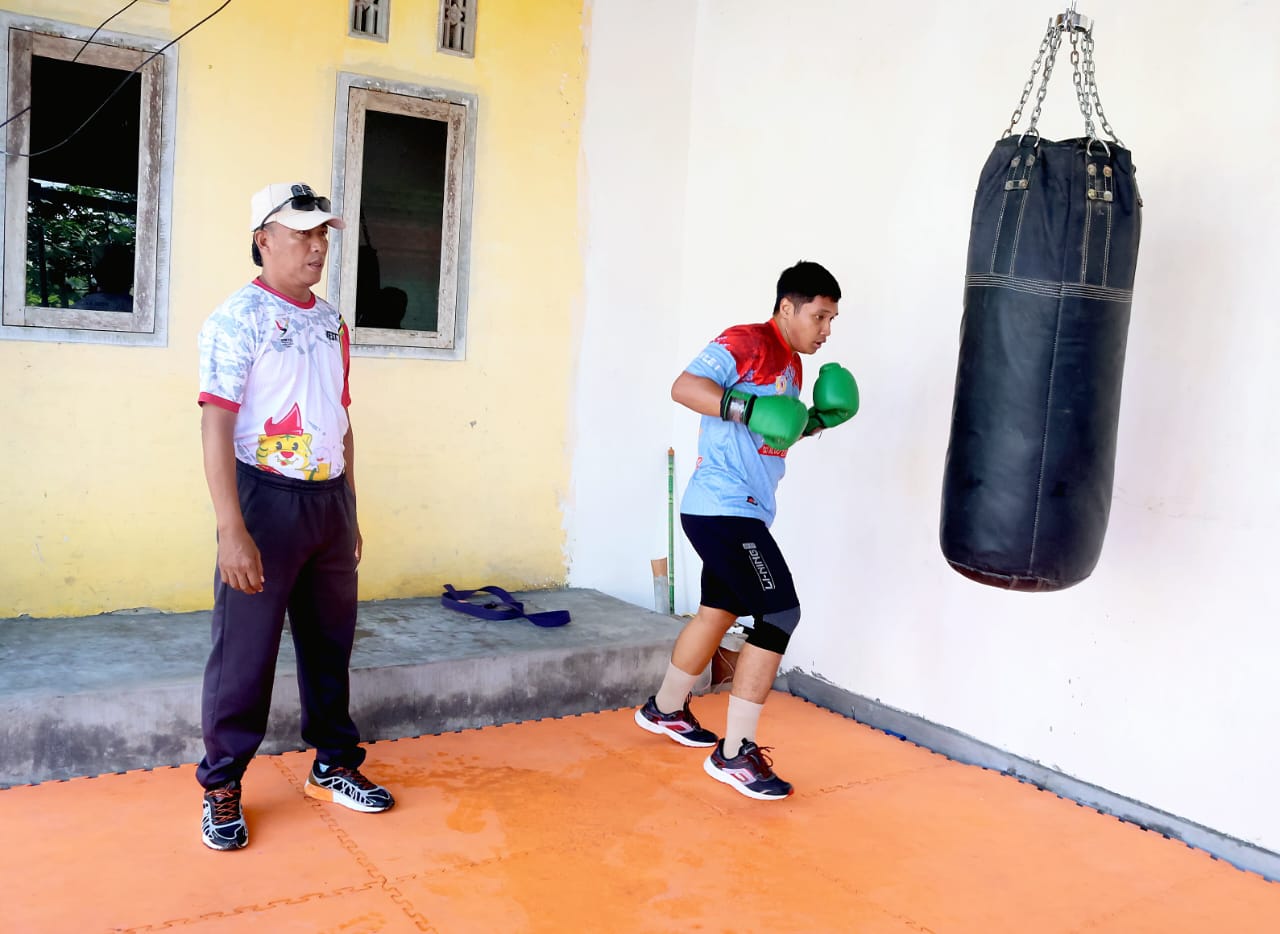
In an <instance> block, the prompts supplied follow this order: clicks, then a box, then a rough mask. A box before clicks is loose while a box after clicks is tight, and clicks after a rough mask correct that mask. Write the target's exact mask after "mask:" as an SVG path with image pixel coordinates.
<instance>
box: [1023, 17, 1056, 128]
mask: <svg viewBox="0 0 1280 934" xmlns="http://www.w3.org/2000/svg"><path fill="white" fill-rule="evenodd" d="M1047 38H1048V40H1049V57H1048V58H1047V59H1046V60H1045V63H1044V74H1043V75H1042V76H1041V77H1040V90H1038V91H1036V109H1035V110H1033V111H1031V121H1030V122H1029V123H1028V124H1027V132H1028V133H1031V132H1036V133H1039V130H1036V123H1038V122H1039V120H1040V108H1041V107H1043V106H1044V96H1045V94H1047V93H1048V92H1049V77H1050V75H1052V74H1053V63H1054V62H1055V61H1056V60H1057V58H1058V47H1059V46H1061V45H1062V31H1061V30H1059V29H1054V28H1053V27H1052V26H1050V27H1049V31H1048V36H1047Z"/></svg>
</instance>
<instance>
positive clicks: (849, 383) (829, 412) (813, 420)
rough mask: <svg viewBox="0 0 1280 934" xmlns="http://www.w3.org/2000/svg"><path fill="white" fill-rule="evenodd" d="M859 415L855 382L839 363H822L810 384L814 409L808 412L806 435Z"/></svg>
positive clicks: (840, 423)
mask: <svg viewBox="0 0 1280 934" xmlns="http://www.w3.org/2000/svg"><path fill="white" fill-rule="evenodd" d="M857 414H858V382H857V380H855V379H854V378H853V374H852V373H850V372H849V371H848V370H846V369H845V368H844V367H842V366H841V365H840V364H838V363H824V364H822V369H820V370H819V371H818V380H817V382H815V383H814V384H813V406H812V407H811V408H810V409H809V413H808V415H809V419H808V423H807V424H806V425H805V427H804V433H805V435H806V436H808V435H812V434H815V433H816V432H819V431H821V430H822V429H824V428H834V427H836V425H843V424H844V423H845V422H847V421H848V420H849V419H851V418H853V417H854V416H855V415H857Z"/></svg>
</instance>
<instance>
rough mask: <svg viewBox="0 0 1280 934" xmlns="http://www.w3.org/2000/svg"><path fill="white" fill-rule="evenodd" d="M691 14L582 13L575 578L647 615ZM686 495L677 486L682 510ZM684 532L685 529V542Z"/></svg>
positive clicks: (675, 309)
mask: <svg viewBox="0 0 1280 934" xmlns="http://www.w3.org/2000/svg"><path fill="white" fill-rule="evenodd" d="M693 13H694V7H693V5H691V4H689V3H687V2H685V0H652V2H646V3H644V4H636V3H618V2H613V0H608V2H603V3H594V4H591V6H590V8H589V15H588V22H589V27H588V29H589V34H588V43H587V44H588V55H589V71H588V78H587V109H586V114H585V116H584V119H583V128H582V133H583V159H582V169H581V171H582V173H583V179H584V186H583V187H584V190H585V192H586V196H585V208H584V212H583V219H582V223H583V224H584V226H585V230H586V236H585V237H584V242H585V243H586V255H585V279H586V284H585V314H584V316H583V320H582V325H581V327H582V331H581V334H582V350H581V356H580V363H579V370H578V374H577V392H576V393H575V412H574V419H573V426H574V427H573V434H572V436H571V442H570V443H571V444H572V446H573V447H572V450H573V476H574V479H573V492H572V496H571V499H570V501H569V502H568V503H567V504H566V510H565V515H566V549H567V552H568V557H569V562H570V576H569V581H570V583H571V584H573V585H575V586H587V587H594V588H596V589H598V590H601V591H603V592H605V593H609V594H613V595H615V596H617V597H620V598H622V599H624V600H628V601H630V602H632V603H635V604H638V605H641V606H646V607H649V608H650V609H652V608H653V607H654V589H653V575H652V571H651V569H650V561H651V560H652V559H654V558H663V557H666V555H667V540H668V534H667V525H668V518H667V486H668V483H667V449H668V447H670V446H671V445H672V444H673V440H674V439H673V435H672V421H671V414H672V413H671V408H672V404H671V402H670V397H669V395H668V392H667V390H668V388H669V387H670V385H671V382H672V380H674V379H675V377H676V375H677V374H678V373H679V371H680V369H681V368H682V367H683V365H684V364H683V363H679V364H677V363H676V362H675V357H674V356H673V354H674V347H675V340H674V339H675V334H676V330H677V328H678V326H679V317H680V307H679V284H680V281H681V267H682V264H683V262H684V255H685V254H684V242H683V228H684V212H685V176H686V173H687V172H688V164H689V107H690V94H689V90H690V88H691V86H692V80H693V79H692V67H693V43H694V30H693V28H692V25H693ZM687 453H688V450H687V449H686V450H684V451H681V452H680V454H687ZM679 495H680V490H679V488H677V489H676V490H675V496H676V509H678V508H679ZM675 520H676V521H677V522H678V521H679V516H678V514H677V515H676V516H675ZM679 534H680V530H679V528H678V527H677V528H676V529H675V535H676V536H677V541H678V536H679ZM678 579H679V578H678V577H677V580H678Z"/></svg>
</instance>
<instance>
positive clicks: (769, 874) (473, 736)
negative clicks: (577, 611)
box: [0, 694, 1280, 934]
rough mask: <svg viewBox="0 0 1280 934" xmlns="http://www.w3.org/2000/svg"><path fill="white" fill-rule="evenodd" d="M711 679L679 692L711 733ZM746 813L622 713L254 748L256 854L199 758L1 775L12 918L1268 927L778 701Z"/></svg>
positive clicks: (950, 767)
mask: <svg viewBox="0 0 1280 934" xmlns="http://www.w3.org/2000/svg"><path fill="white" fill-rule="evenodd" d="M726 702H727V700H726V696H725V695H723V694H721V695H710V696H706V697H702V698H697V699H695V701H694V709H695V712H697V713H698V715H699V717H700V718H701V719H702V720H703V722H704V724H705V725H707V726H708V727H710V728H712V729H716V728H718V727H719V726H720V725H722V724H723V722H724V711H725V705H726ZM761 741H762V742H763V743H764V744H773V745H774V746H775V747H776V748H775V749H774V752H773V755H774V757H775V766H776V767H777V770H778V773H779V774H780V775H782V776H783V777H784V778H786V779H787V780H788V781H791V782H793V783H794V784H795V786H796V794H795V795H794V796H793V797H792V798H790V799H787V800H786V801H783V802H757V801H752V800H749V799H747V798H744V797H742V796H740V795H737V794H736V793H734V791H733V790H732V789H729V788H727V787H725V786H723V785H720V784H718V783H716V782H713V781H712V780H711V779H710V778H708V777H707V776H706V775H705V774H704V773H703V771H702V759H703V758H704V757H705V756H706V750H698V749H688V748H685V747H681V746H678V745H676V744H675V743H672V742H669V741H667V740H665V739H663V738H662V737H657V736H653V735H651V734H649V733H646V732H644V731H642V730H640V729H638V728H637V727H636V726H635V724H634V723H633V722H632V710H631V709H624V710H616V711H608V712H605V713H599V714H586V715H583V716H579V717H568V718H564V719H559V720H540V721H531V722H526V723H520V724H510V725H506V726H500V727H488V728H485V729H480V730H466V731H462V732H459V733H448V734H443V735H439V736H423V737H418V738H414V739H405V740H394V741H388V742H379V743H375V744H371V745H370V747H369V758H368V761H367V762H366V764H365V766H364V771H365V772H366V773H367V774H368V775H369V776H370V777H371V778H373V779H374V780H375V781H379V782H381V783H383V784H386V785H387V786H388V787H389V788H390V789H391V790H392V791H393V792H394V794H395V795H396V798H397V804H396V807H395V808H394V809H393V810H391V811H389V812H387V813H385V814H374V815H369V814H357V813H354V812H351V811H347V810H345V809H343V808H341V807H337V806H335V805H332V804H324V803H321V802H318V801H315V800H313V799H310V798H306V797H304V796H303V795H302V793H301V789H302V783H303V782H304V781H305V779H306V773H307V769H308V767H309V765H310V761H311V760H310V755H309V754H308V753H286V754H284V755H281V756H272V757H266V756H263V757H259V758H257V759H255V760H254V761H253V763H252V765H251V766H250V768H249V771H248V773H247V775H246V776H245V783H244V785H245V793H244V807H245V815H246V818H247V820H248V823H249V840H250V844H249V847H248V848H247V849H245V850H241V851H237V852H231V853H215V852H213V851H211V850H208V849H206V848H205V847H204V846H203V845H202V844H201V842H200V837H199V833H200V831H199V823H200V789H199V787H198V786H197V785H196V783H195V779H194V767H193V766H180V767H176V768H164V769H156V770H153V771H139V772H128V773H124V774H118V775H104V776H99V777H96V778H83V779H72V780H70V781H66V782H50V783H45V784H42V785H32V786H21V787H16V788H10V789H7V790H4V791H0V891H2V892H3V899H2V901H0V904H2V905H3V908H2V909H0V929H2V930H4V931H6V932H22V934H26V932H39V934H49V932H54V934H58V932H63V931H66V932H77V934H80V932H91V931H154V930H164V929H182V930H189V931H199V932H219V931H251V930H254V931H256V930H271V931H273V932H277V931H307V932H312V931H333V932H343V934H363V932H379V931H385V932H399V931H439V932H455V931H460V932H472V931H475V932H489V931H530V932H579V931H592V932H594V931H602V932H650V931H653V932H658V931H706V932H720V931H725V932H728V931H749V932H751V931H771V932H777V931H797V932H801V931H803V932H827V931H830V932H846V931H849V932H864V931H865V932H890V931H916V932H921V931H932V932H935V934H944V932H982V934H989V932H998V931H1035V932H1058V931H1062V932H1066V931H1088V932H1097V931H1103V932H1125V934H1132V932H1145V931H1151V932H1157V931H1158V932H1162V934H1170V932H1214V934H1217V932H1233V934H1236V932H1255V931H1256V932H1259V934H1261V932H1264V931H1265V932H1275V931H1280V885H1278V884H1275V883H1270V882H1267V881H1266V880H1264V879H1262V878H1261V877H1259V876H1256V875H1252V874H1250V873H1246V872H1241V871H1240V870H1237V869H1235V868H1234V867H1232V866H1230V865H1228V864H1226V863H1224V862H1221V861H1218V860H1215V859H1213V858H1212V857H1210V856H1209V855H1208V854H1206V853H1203V852H1201V851H1198V850H1193V849H1190V848H1188V847H1186V846H1184V845H1183V844H1181V843H1178V842H1176V841H1171V840H1168V839H1165V838H1164V837H1162V836H1160V835H1159V834H1156V833H1151V832H1148V831H1144V830H1142V829H1140V828H1138V827H1136V826H1134V825H1132V824H1126V823H1123V822H1121V821H1118V820H1115V819H1114V818H1111V817H1107V816H1105V815H1101V814H1099V813H1097V812H1095V811H1093V810H1091V809H1088V808H1083V807H1079V806H1077V805H1076V804H1074V803H1072V802H1070V801H1066V800H1063V799H1061V798H1058V797H1056V796H1055V795H1053V794H1051V793H1048V792H1043V791H1040V790H1038V789H1036V788H1034V787H1032V786H1030V785H1026V784H1023V783H1020V782H1018V781H1016V780H1015V779H1012V778H1009V777H1007V776H1003V775H1000V774H998V773H995V772H990V771H986V770H983V769H980V768H975V767H972V766H966V765H962V764H959V763H956V762H952V761H950V760H948V759H946V758H944V757H942V756H939V755H936V754H934V753H931V752H929V751H928V750H925V749H922V748H920V747H917V746H914V745H912V744H910V743H905V742H901V741H899V740H897V739H895V738H893V737H891V736H888V735H886V734H884V733H880V732H878V731H876V730H873V729H871V728H869V727H866V726H863V725H861V724H858V723H855V722H854V721H851V720H848V719H845V718H843V717H841V716H839V715H837V714H834V713H831V712H830V711H827V710H823V709H822V708H819V707H815V706H813V705H811V704H808V703H806V702H804V701H802V700H799V699H797V698H794V697H791V696H789V695H785V694H774V695H773V696H772V697H771V698H770V700H769V703H768V705H767V707H766V709H765V714H764V719H763V721H762V725H761Z"/></svg>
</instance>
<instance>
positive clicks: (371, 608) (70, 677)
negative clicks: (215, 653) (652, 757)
mask: <svg viewBox="0 0 1280 934" xmlns="http://www.w3.org/2000/svg"><path fill="white" fill-rule="evenodd" d="M516 597H517V599H519V600H522V601H523V602H524V603H525V609H526V611H528V612H535V611H539V610H568V611H569V612H570V613H571V614H572V617H573V620H572V622H570V623H569V624H568V625H566V626H563V627H560V628H557V629H540V628H538V627H536V626H534V625H532V624H531V623H529V622H527V621H525V620H514V621H508V620H503V621H489V620H482V619H477V618H476V617H473V616H469V615H466V614H463V613H459V612H457V611H454V610H448V609H445V608H443V607H442V606H441V605H440V601H439V600H438V599H434V598H432V599H412V600H386V601H378V602H374V603H363V604H361V605H360V614H359V621H358V624H357V630H356V642H355V649H354V651H353V652H352V658H351V668H352V672H351V709H352V716H353V717H354V719H355V721H356V724H357V725H358V726H359V727H360V731H361V736H362V737H363V738H364V739H365V740H379V739H396V738H402V737H407V736H419V735H423V734H431V733H444V732H450V731H453V730H460V729H466V728H471V727H481V726H491V725H494V724H498V723H510V722H515V721H521V720H537V719H541V718H544V717H561V716H567V715H570V714H578V713H585V712H588V711H597V710H608V709H611V708H615V707H622V706H627V705H630V704H638V703H641V702H643V701H644V699H645V697H647V696H648V695H649V694H650V693H652V692H653V690H654V689H655V687H656V685H657V684H658V683H659V682H660V681H661V679H662V676H663V674H664V673H665V672H666V666H667V661H668V659H669V658H670V653H671V644H672V642H673V641H674V639H675V637H676V635H677V634H678V633H679V631H680V627H681V625H682V623H683V621H682V620H680V619H677V618H674V617H670V616H664V615H661V614H658V613H654V612H651V611H649V610H645V609H642V608H640V607H637V606H633V605H632V604H629V603H624V602H622V601H620V600H617V599H614V598H613V597H608V596H606V595H604V594H601V593H599V592H597V591H594V590H582V589H567V590H543V591H535V592H531V593H524V594H517V595H516ZM209 645H210V634H209V613H208V612H207V611H206V612H199V613H176V614H167V613H152V612H137V611H134V612H127V613H109V614H104V615H102V616H92V617H84V618H77V619H29V618H19V619H7V620H0V786H9V785H17V784H26V783H32V782H41V781H47V780H49V779H63V778H71V777H74V776H80V775H99V774H103V773H105V772H120V771H125V770H128V769H138V768H153V767H155V766H161V765H178V764H181V763H187V762H197V761H199V759H200V757H201V756H202V755H203V754H204V746H203V743H202V741H201V738H200V688H201V677H202V675H203V671H204V664H205V661H206V659H207V657H208V652H209ZM298 723H299V709H298V686H297V681H296V678H295V671H294V658H293V646H292V643H291V641H290V639H289V638H288V635H287V632H286V636H285V638H284V639H283V640H282V644H281V650H280V658H279V660H278V663H277V667H276V683H275V689H274V693H273V699H272V706H271V719H270V723H269V726H268V731H267V737H266V740H265V741H264V743H263V745H262V752H264V753H277V752H284V751H286V750H291V749H301V748H303V745H302V742H301V740H300V738H299V736H298V730H299V726H298Z"/></svg>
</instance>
